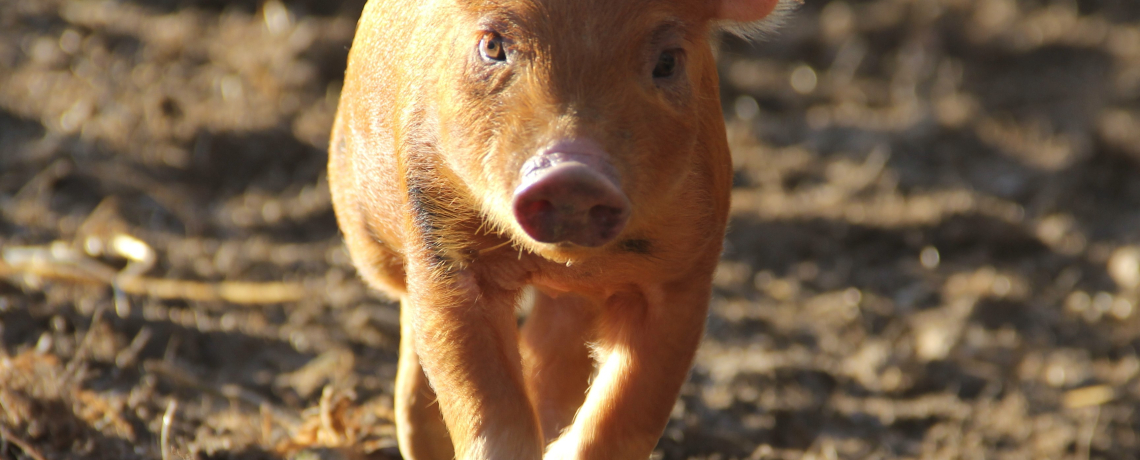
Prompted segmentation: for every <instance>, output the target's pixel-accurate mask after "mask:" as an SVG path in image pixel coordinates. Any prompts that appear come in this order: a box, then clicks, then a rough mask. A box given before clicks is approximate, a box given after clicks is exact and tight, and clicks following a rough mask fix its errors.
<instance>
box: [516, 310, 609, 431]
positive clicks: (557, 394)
mask: <svg viewBox="0 0 1140 460" xmlns="http://www.w3.org/2000/svg"><path fill="white" fill-rule="evenodd" d="M596 313H597V307H596V306H594V305H593V304H592V303H590V302H589V301H588V300H586V299H584V298H582V297H579V296H576V295H572V294H566V295H562V296H560V297H558V298H551V297H550V296H547V295H546V294H543V293H541V292H540V293H538V294H537V296H536V298H535V302H534V309H533V310H532V311H531V314H530V317H528V318H527V319H526V323H525V324H523V328H522V340H521V341H520V345H521V351H522V358H523V374H524V375H526V379H527V391H528V393H529V394H530V399H531V401H533V402H534V405H535V409H536V410H537V411H538V417H539V422H540V424H541V425H542V434H543V436H544V437H545V438H546V441H547V442H550V441H553V440H554V438H557V437H558V435H559V434H560V433H561V431H562V429H563V428H566V427H568V426H570V423H571V422H572V421H573V420H574V412H576V411H577V410H578V408H579V407H581V405H582V401H584V400H585V399H586V389H587V388H589V384H590V374H592V373H593V372H594V360H593V359H592V358H590V350H589V348H587V346H586V342H588V341H591V340H593V338H594V317H595V315H596Z"/></svg>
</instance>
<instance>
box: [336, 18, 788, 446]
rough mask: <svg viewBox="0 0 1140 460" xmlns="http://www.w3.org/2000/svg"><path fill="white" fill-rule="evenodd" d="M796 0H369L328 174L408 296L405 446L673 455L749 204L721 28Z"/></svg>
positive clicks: (348, 234) (344, 224) (399, 405)
mask: <svg viewBox="0 0 1140 460" xmlns="http://www.w3.org/2000/svg"><path fill="white" fill-rule="evenodd" d="M790 3H791V1H790V0H371V1H369V2H368V3H367V5H366V6H365V9H364V12H363V16H362V18H361V20H360V22H359V25H358V28H357V35H356V38H355V39H354V42H353V45H352V48H351V51H350V54H349V61H348V68H347V71H346V75H345V82H344V87H343V90H342V95H341V99H340V105H339V107H338V111H337V115H336V120H335V123H334V127H333V132H332V135H331V139H330V147H329V164H328V167H329V169H328V177H329V184H330V187H331V190H332V198H333V204H334V209H335V213H336V217H337V221H338V224H339V225H340V228H341V231H342V232H343V235H344V239H345V242H346V245H347V247H348V250H349V253H350V255H351V257H352V260H353V263H354V264H355V266H356V267H357V268H358V271H359V273H360V274H361V276H362V277H363V278H364V280H365V281H366V282H367V283H368V284H369V285H370V286H372V287H374V288H376V289H378V290H380V291H382V292H384V293H386V294H388V295H390V296H391V297H393V298H394V299H398V300H399V302H400V318H401V338H400V353H399V366H398V370H397V375H396V383H395V390H394V393H395V396H394V399H395V404H394V405H395V418H396V424H397V425H396V426H397V441H398V442H399V445H400V451H401V453H402V454H403V455H404V457H405V458H408V459H415V460H424V459H430V460H444V459H451V458H459V459H539V458H546V459H644V458H647V457H648V456H649V455H650V454H651V453H652V450H653V448H654V447H655V445H656V443H657V441H658V439H659V437H660V436H661V433H662V431H663V430H664V427H665V424H666V422H667V421H668V418H669V414H670V412H671V411H672V408H673V405H674V402H675V400H676V398H677V397H678V393H679V391H680V388H681V385H682V383H683V382H684V381H685V378H686V376H687V374H688V372H689V368H690V366H691V365H692V361H693V357H694V354H695V350H696V348H697V345H698V342H699V341H700V340H701V336H702V334H703V331H704V324H705V318H706V315H707V312H708V303H709V298H710V295H711V284H712V273H713V270H714V268H715V267H716V265H717V261H718V259H719V255H720V252H721V245H722V240H723V238H724V231H725V226H726V222H727V219H728V213H729V195H730V188H731V184H732V164H731V158H730V155H729V150H728V144H727V140H726V138H725V128H724V119H723V115H722V112H721V105H720V100H719V89H718V77H717V72H716V65H715V60H714V54H713V51H712V46H711V43H710V41H711V40H712V39H713V37H715V36H716V32H717V31H718V30H721V29H722V28H725V27H733V28H750V27H752V28H755V26H757V24H759V25H760V28H763V24H765V23H768V22H769V21H770V20H771V18H773V17H775V16H777V15H778V14H779V13H780V12H781V11H784V10H786V9H788V7H789V6H790ZM524 292H530V293H531V295H528V296H524ZM524 297H527V298H531V299H533V300H532V302H531V304H532V305H531V312H530V314H529V317H527V319H526V320H525V322H524V323H523V325H522V326H521V327H519V325H518V321H517V319H516V309H518V308H519V306H520V303H521V302H522V299H523V298H524Z"/></svg>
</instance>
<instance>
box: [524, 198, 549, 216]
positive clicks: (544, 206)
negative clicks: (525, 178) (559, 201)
mask: <svg viewBox="0 0 1140 460" xmlns="http://www.w3.org/2000/svg"><path fill="white" fill-rule="evenodd" d="M519 211H521V212H522V213H523V214H524V215H529V216H537V215H542V214H548V213H550V212H552V211H554V203H551V202H550V200H534V201H531V202H528V203H523V204H521V205H520V209H519Z"/></svg>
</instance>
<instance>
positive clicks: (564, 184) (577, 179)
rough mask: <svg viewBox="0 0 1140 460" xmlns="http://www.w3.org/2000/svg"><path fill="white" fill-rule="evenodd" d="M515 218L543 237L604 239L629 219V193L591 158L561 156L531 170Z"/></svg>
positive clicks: (582, 242) (584, 242)
mask: <svg viewBox="0 0 1140 460" xmlns="http://www.w3.org/2000/svg"><path fill="white" fill-rule="evenodd" d="M513 204H514V212H515V219H518V222H519V225H521V226H522V228H523V230H525V231H526V233H527V235H530V237H531V238H534V239H535V241H538V242H541V243H564V242H568V243H574V244H577V245H579V246H587V247H597V246H601V245H604V244H606V243H608V242H610V241H612V240H613V239H614V238H616V237H617V236H618V234H619V233H621V231H622V229H623V228H625V223H626V220H628V219H629V209H630V205H629V199H628V198H626V196H625V193H624V192H622V190H621V188H620V187H618V186H617V184H616V183H615V182H614V180H613V179H611V178H610V177H607V175H606V174H603V173H602V172H600V171H598V170H597V168H595V167H592V166H591V165H588V164H586V162H579V161H574V160H573V159H568V160H564V161H556V162H554V164H552V165H549V166H547V167H544V168H541V170H539V171H534V173H533V174H530V175H528V177H527V178H526V180H525V181H524V182H523V184H522V185H521V186H519V188H518V189H516V190H515V196H514V203H513Z"/></svg>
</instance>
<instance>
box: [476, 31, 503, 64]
mask: <svg viewBox="0 0 1140 460" xmlns="http://www.w3.org/2000/svg"><path fill="white" fill-rule="evenodd" d="M479 52H480V53H481V54H482V55H483V59H486V60H488V61H499V62H502V61H506V60H507V50H506V49H505V48H503V36H502V35H499V34H495V33H490V34H486V35H484V36H483V40H482V41H480V42H479Z"/></svg>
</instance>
